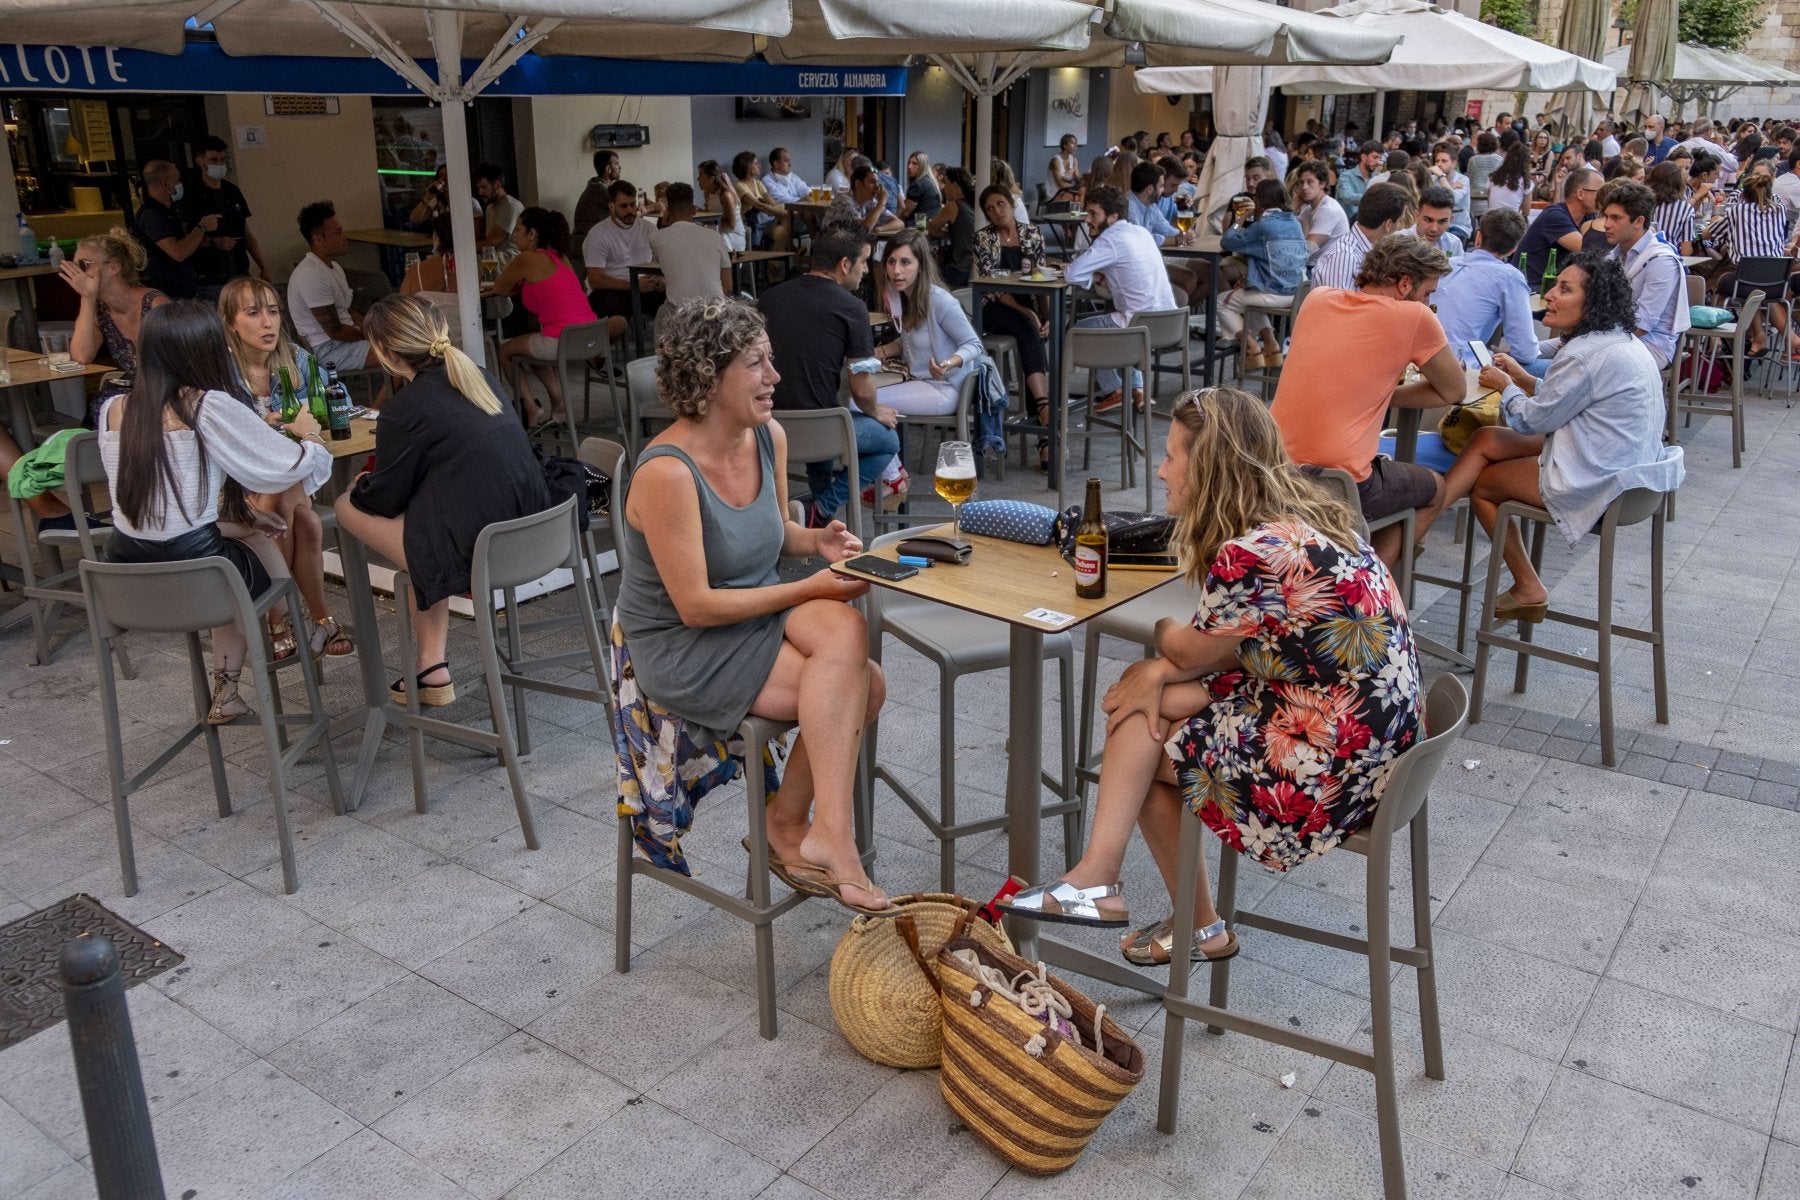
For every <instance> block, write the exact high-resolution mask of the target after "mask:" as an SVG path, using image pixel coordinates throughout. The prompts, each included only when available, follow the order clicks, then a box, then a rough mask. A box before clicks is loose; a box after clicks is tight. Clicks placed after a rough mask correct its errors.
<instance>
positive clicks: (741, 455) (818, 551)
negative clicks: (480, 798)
mask: <svg viewBox="0 0 1800 1200" xmlns="http://www.w3.org/2000/svg"><path fill="white" fill-rule="evenodd" d="M780 378H781V376H780V375H779V374H777V373H776V371H775V364H774V360H773V357H772V353H771V351H770V348H769V337H768V334H767V333H766V332H765V330H764V325H763V318H762V314H761V313H759V312H758V311H757V310H756V309H755V308H753V307H751V306H750V305H748V304H745V303H743V302H741V301H737V300H728V299H700V300H690V301H688V302H686V303H685V304H681V305H679V306H673V307H672V308H671V309H669V310H666V311H665V312H664V313H663V316H662V321H661V324H660V333H659V335H658V337H657V347H656V382H657V389H658V390H659V391H660V392H661V394H662V399H663V403H664V404H666V405H667V406H668V407H669V409H670V410H671V411H672V412H674V414H675V416H676V418H677V419H676V421H675V423H674V424H673V425H671V426H670V427H669V428H668V429H666V430H664V431H663V432H662V433H661V434H659V435H658V436H657V437H656V438H655V440H653V441H652V442H651V443H650V444H649V445H648V446H646V447H645V448H644V451H643V453H642V454H640V455H639V456H638V462H637V469H636V470H635V471H634V472H633V474H632V476H631V479H630V485H629V489H628V490H627V492H626V498H625V505H624V513H625V521H624V523H623V526H622V527H621V529H620V530H619V533H620V536H621V537H623V538H624V540H625V545H626V548H627V550H628V554H627V555H626V562H625V568H624V572H623V575H622V577H621V581H620V584H619V600H618V606H617V613H618V630H619V632H620V634H622V640H623V642H624V645H625V646H626V647H627V648H628V649H629V652H630V654H629V659H630V665H629V676H630V677H631V679H632V681H633V682H634V684H635V688H636V689H638V690H640V691H641V692H642V694H643V696H644V697H645V698H647V699H648V700H649V701H651V702H652V703H653V704H654V705H656V706H657V707H658V708H659V709H661V710H664V711H666V712H669V713H672V714H674V715H675V716H677V717H679V718H681V720H682V721H683V722H684V723H685V728H684V730H683V731H682V734H683V736H684V737H685V738H686V739H687V740H688V741H690V742H692V743H694V744H696V745H699V744H703V743H705V742H708V741H710V742H714V743H720V742H724V741H726V740H727V739H729V738H730V737H731V736H732V733H733V731H734V730H735V729H736V728H737V726H738V724H739V723H740V722H741V721H743V719H744V717H745V716H746V715H748V714H752V713H753V714H755V715H757V716H760V717H767V718H770V719H772V720H778V721H798V722H799V725H800V736H799V737H798V738H797V739H795V742H794V747H793V750H792V753H791V754H790V755H789V757H788V762H787V771H786V777H785V778H784V779H783V780H782V783H781V786H780V788H779V790H778V792H777V793H776V795H775V798H774V799H773V802H772V803H771V804H770V805H769V807H768V813H767V818H766V820H767V827H768V834H769V850H770V860H771V864H772V865H773V866H774V868H775V870H776V873H777V874H778V875H780V876H781V878H782V879H784V880H785V881H787V882H788V883H789V884H790V885H791V886H793V887H794V888H796V889H797V890H800V891H806V892H810V893H812V894H815V895H830V896H831V897H833V898H834V899H837V900H838V901H840V902H841V903H843V904H845V905H847V906H849V907H851V908H854V909H857V910H858V911H865V912H874V911H878V910H881V909H885V908H886V907H887V906H888V900H887V897H886V895H885V894H883V893H882V891H881V889H880V888H878V887H876V886H875V885H874V884H873V883H872V882H870V880H869V877H868V875H867V874H866V873H865V872H864V870H863V865H862V861H861V858H860V856H859V855H858V853H857V849H856V840H855V832H854V829H853V828H852V821H851V800H852V790H853V785H854V782H855V776H856V758H857V747H858V745H859V744H860V743H861V741H862V732H863V727H864V726H865V725H866V724H867V723H868V722H869V721H871V720H873V719H874V717H875V714H876V712H878V711H879V710H880V708H881V703H882V700H883V698H884V696H885V695H886V689H885V685H884V683H883V679H882V674H881V668H880V667H879V666H877V665H876V664H875V663H873V662H870V661H869V657H868V630H867V628H866V627H865V625H864V624H863V618H862V614H860V613H859V612H857V611H856V609H854V608H852V607H851V606H850V605H849V604H848V603H847V601H850V600H854V599H856V598H857V597H858V596H860V595H862V594H863V593H864V592H866V591H867V590H868V585H867V584H865V583H860V582H858V581H856V580H854V579H850V578H848V577H846V576H844V575H840V574H838V573H837V572H835V571H832V570H831V569H830V568H829V567H827V568H825V569H823V570H820V571H818V572H816V573H814V574H812V575H809V576H807V577H806V578H804V579H799V580H795V581H793V582H789V583H783V582H782V581H781V577H780V576H779V575H778V574H777V573H776V564H777V562H778V561H779V560H780V559H782V558H810V557H814V556H818V557H821V558H824V559H825V560H826V561H827V562H831V563H837V562H842V561H843V560H844V559H846V558H849V557H850V556H851V555H853V554H855V553H857V552H858V551H860V550H861V549H862V543H861V542H860V541H859V540H858V539H857V538H856V537H855V536H854V535H852V534H851V533H850V531H849V530H847V529H846V528H845V527H844V524H843V522H841V521H833V522H831V523H830V524H829V525H828V526H827V527H825V528H824V529H808V528H806V527H804V526H802V525H798V524H796V523H795V522H793V521H791V520H789V519H788V516H787V513H788V504H787V479H788V464H787V436H786V434H784V433H783V432H782V430H781V426H780V425H778V424H776V423H775V421H774V420H773V416H774V412H775V384H776V383H777V382H778V381H779V380H780ZM626 674H627V673H626V672H623V671H622V672H621V678H624V677H625V676H626ZM626 701H627V698H626V697H625V696H624V694H623V693H622V694H621V707H622V708H623V707H624V706H625V704H626ZM682 774H683V776H684V778H685V777H687V772H686V771H685V770H684V771H683V772H682ZM691 815H692V814H691V809H688V810H687V811H686V812H685V813H684V814H683V819H691ZM677 832H679V830H677ZM639 843H640V845H643V844H645V836H644V834H643V830H642V826H641V825H640V836H639ZM662 849H663V851H664V852H666V853H667V854H668V856H669V857H670V858H671V859H674V860H676V861H679V859H678V851H679V847H678V846H676V845H675V844H674V839H673V837H669V838H666V839H664V846H663V847H662ZM646 850H647V852H649V853H652V855H653V856H654V855H655V854H656V853H657V850H656V849H655V848H653V847H651V846H646Z"/></svg>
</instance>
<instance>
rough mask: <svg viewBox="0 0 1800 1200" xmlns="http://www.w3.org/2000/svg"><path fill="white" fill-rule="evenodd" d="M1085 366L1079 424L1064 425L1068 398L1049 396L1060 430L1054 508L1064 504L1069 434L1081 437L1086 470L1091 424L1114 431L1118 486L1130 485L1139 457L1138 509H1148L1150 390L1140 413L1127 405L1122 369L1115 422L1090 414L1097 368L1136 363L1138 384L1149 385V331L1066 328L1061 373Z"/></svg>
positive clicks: (1151, 481)
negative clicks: (1139, 373) (1141, 492)
mask: <svg viewBox="0 0 1800 1200" xmlns="http://www.w3.org/2000/svg"><path fill="white" fill-rule="evenodd" d="M1079 367H1085V368H1087V371H1088V382H1087V398H1086V399H1085V400H1084V401H1083V404H1084V405H1085V407H1086V408H1087V409H1088V412H1089V415H1088V418H1087V421H1086V423H1085V424H1084V426H1083V427H1082V428H1081V429H1079V430H1070V429H1069V398H1068V397H1067V396H1066V395H1065V396H1059V397H1058V396H1053V397H1051V399H1052V400H1054V401H1055V402H1056V407H1057V409H1058V411H1057V413H1056V420H1057V422H1058V423H1059V424H1060V426H1061V428H1062V430H1063V436H1061V437H1059V438H1058V439H1057V441H1056V444H1057V447H1058V449H1057V455H1058V457H1059V458H1061V460H1062V461H1061V462H1059V463H1058V464H1057V478H1056V509H1057V511H1058V512H1061V511H1062V510H1063V509H1065V508H1067V507H1068V506H1069V500H1068V491H1069V471H1068V466H1069V439H1070V438H1071V437H1073V438H1078V439H1080V441H1081V443H1082V460H1081V466H1082V470H1084V471H1085V470H1087V468H1088V464H1089V463H1090V462H1091V461H1092V455H1093V446H1092V440H1093V437H1094V434H1095V431H1096V430H1097V429H1108V430H1112V429H1116V430H1117V431H1118V434H1119V471H1120V478H1119V486H1120V487H1126V488H1129V487H1134V486H1136V479H1137V467H1138V464H1137V463H1136V461H1135V460H1134V456H1141V457H1142V459H1143V474H1144V511H1146V512H1151V511H1154V509H1155V505H1154V504H1153V502H1152V500H1151V488H1152V486H1153V485H1154V482H1155V479H1156V468H1155V466H1154V465H1153V464H1152V462H1151V459H1150V435H1149V429H1150V402H1149V398H1150V393H1149V392H1148V391H1146V392H1145V393H1144V411H1143V412H1142V413H1141V414H1140V413H1137V412H1135V411H1133V409H1132V405H1131V387H1130V376H1129V375H1128V374H1126V375H1125V376H1124V378H1122V379H1121V381H1120V385H1119V386H1120V387H1121V388H1122V389H1123V390H1124V393H1125V396H1124V401H1123V403H1121V404H1120V405H1119V408H1118V412H1117V416H1118V421H1117V423H1116V424H1115V423H1114V422H1113V420H1112V419H1111V418H1110V417H1107V418H1100V417H1095V416H1093V415H1092V410H1093V403H1094V389H1095V384H1094V376H1095V373H1096V372H1097V371H1101V370H1115V371H1120V372H1129V371H1130V370H1131V368H1133V367H1136V368H1137V369H1138V370H1140V371H1142V372H1143V373H1144V386H1145V387H1146V388H1149V387H1150V383H1151V380H1152V379H1153V378H1154V376H1153V375H1152V374H1151V363H1150V331H1149V330H1148V329H1146V328H1145V327H1144V326H1142V325H1127V326H1125V327H1124V328H1123V329H1091V328H1082V327H1080V326H1077V327H1076V328H1074V329H1071V330H1069V336H1068V337H1067V338H1066V339H1064V342H1063V378H1064V379H1073V378H1074V377H1075V370H1076V369H1077V368H1079Z"/></svg>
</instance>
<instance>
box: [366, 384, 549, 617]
mask: <svg viewBox="0 0 1800 1200" xmlns="http://www.w3.org/2000/svg"><path fill="white" fill-rule="evenodd" d="M488 386H490V387H493V388H494V392H495V394H496V395H498V394H500V389H499V388H498V387H496V386H495V385H494V381H493V379H492V378H491V377H490V378H489V379H488ZM350 502H351V503H352V504H354V505H356V507H357V508H360V509H361V510H362V511H364V512H366V513H370V514H371V515H373V516H377V517H397V516H400V515H402V514H405V516H406V567H407V570H408V571H409V572H410V573H411V575H412V583H413V588H414V591H415V592H416V593H417V603H418V606H419V609H420V611H423V610H425V609H427V608H430V607H431V606H432V605H433V604H436V603H437V602H438V601H439V600H442V599H444V598H445V597H447V596H460V595H462V594H463V593H464V592H467V591H468V590H469V575H470V564H471V563H472V562H473V560H474V557H475V539H476V538H477V537H479V536H480V534H481V531H482V530H483V529H484V528H486V527H487V526H488V525H491V524H493V523H494V522H495V521H510V520H512V519H514V518H515V517H526V516H530V515H531V514H532V513H537V512H542V511H544V510H545V509H546V508H549V507H550V503H551V497H550V490H549V488H548V487H546V486H545V484H544V468H543V466H542V465H541V464H539V462H538V461H537V458H536V457H535V456H534V455H533V454H532V452H531V443H530V442H529V441H528V440H527V439H526V436H525V430H524V429H523V428H522V427H521V426H520V424H519V418H518V417H517V416H516V415H515V414H514V413H513V412H512V410H511V409H510V408H507V407H505V406H502V407H501V409H500V411H499V412H498V413H495V414H493V415H491V416H490V415H489V414H487V413H485V412H482V411H481V410H480V409H479V408H476V407H475V406H474V405H473V404H471V403H470V402H469V401H468V400H467V399H465V398H464V397H463V395H462V393H460V392H458V391H457V390H456V389H455V388H453V387H451V386H450V378H449V375H448V373H447V372H446V371H445V369H444V368H443V367H441V366H434V367H432V368H430V369H429V370H426V371H422V372H420V373H419V375H418V376H417V377H416V378H415V379H413V380H412V382H410V383H408V384H407V385H406V386H405V387H403V388H401V389H400V390H399V391H398V392H395V393H394V396H393V398H392V399H390V400H389V401H388V402H387V403H386V404H385V405H383V406H382V409H381V420H380V421H379V422H378V423H377V424H376V427H375V470H374V471H373V472H372V473H370V474H368V475H365V476H363V477H362V478H361V479H359V480H357V483H356V487H355V489H354V490H352V491H351V493H350Z"/></svg>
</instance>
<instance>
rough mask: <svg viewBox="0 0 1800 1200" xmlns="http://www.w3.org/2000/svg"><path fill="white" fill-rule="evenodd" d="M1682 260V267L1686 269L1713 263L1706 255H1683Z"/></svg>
mask: <svg viewBox="0 0 1800 1200" xmlns="http://www.w3.org/2000/svg"><path fill="white" fill-rule="evenodd" d="M1680 258H1681V265H1682V266H1684V267H1697V266H1699V265H1700V264H1702V263H1709V262H1711V261H1712V259H1710V258H1708V257H1706V255H1704V254H1683V255H1681V256H1680Z"/></svg>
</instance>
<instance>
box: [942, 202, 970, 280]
mask: <svg viewBox="0 0 1800 1200" xmlns="http://www.w3.org/2000/svg"><path fill="white" fill-rule="evenodd" d="M948 232H949V240H948V241H947V242H946V243H945V244H944V266H945V267H946V268H948V269H949V271H950V272H952V274H951V276H950V278H952V279H954V280H955V281H956V286H957V287H961V286H962V285H963V284H965V283H967V282H969V277H970V276H971V275H973V274H974V273H975V207H974V205H972V204H970V203H969V202H968V201H967V200H958V201H957V202H956V216H955V217H954V218H953V219H952V220H951V222H950V229H949V231H948Z"/></svg>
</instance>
